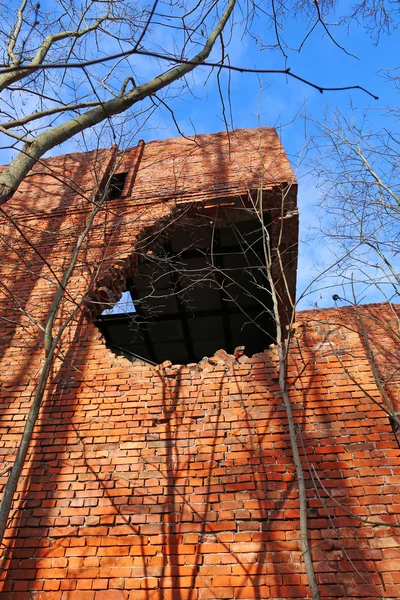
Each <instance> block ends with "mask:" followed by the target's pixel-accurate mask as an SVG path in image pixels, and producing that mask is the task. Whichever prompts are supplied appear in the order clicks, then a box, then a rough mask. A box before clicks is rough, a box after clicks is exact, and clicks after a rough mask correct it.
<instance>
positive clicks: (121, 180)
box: [107, 173, 128, 200]
mask: <svg viewBox="0 0 400 600" xmlns="http://www.w3.org/2000/svg"><path fill="white" fill-rule="evenodd" d="M127 176H128V173H114V174H113V175H111V179H110V183H109V188H108V196H107V199H108V200H117V199H118V198H121V196H122V195H123V191H124V187H125V183H126V178H127Z"/></svg>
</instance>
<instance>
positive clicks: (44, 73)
mask: <svg viewBox="0 0 400 600" xmlns="http://www.w3.org/2000/svg"><path fill="white" fill-rule="evenodd" d="M372 4H373V5H374V6H375V4H374V3H372ZM373 10H374V14H376V15H377V17H376V19H375V20H376V21H377V22H376V23H375V25H374V27H375V29H374V30H379V31H381V30H385V29H390V28H389V25H388V20H392V19H393V18H394V16H393V15H394V13H393V12H391V7H390V6H389V7H388V8H386V7H385V6H384V5H380V8H379V7H375V8H374V9H373ZM379 11H380V14H383V15H387V18H386V17H382V18H381V17H379V16H378V12H379ZM299 13H303V17H304V18H303V21H302V22H303V27H304V34H303V42H305V41H306V40H307V39H308V37H309V35H310V33H311V32H312V31H313V30H314V29H315V28H316V27H320V28H321V29H322V31H324V32H325V33H329V36H330V38H331V40H332V42H333V43H336V42H335V39H334V38H333V36H332V34H331V33H330V30H329V22H328V20H327V19H328V15H329V10H328V6H322V7H320V5H319V3H317V2H315V3H313V4H311V5H308V4H307V5H305V4H300V5H298V4H297V3H295V2H293V3H290V2H288V3H284V4H279V6H277V5H276V3H275V2H274V0H272V1H271V2H267V3H266V4H265V5H264V4H263V3H261V2H260V3H258V2H256V1H254V0H253V1H252V2H250V3H247V4H246V5H243V6H242V5H241V4H240V3H239V2H238V0H227V1H226V2H225V3H224V4H223V5H221V4H220V3H218V2H216V1H215V0H213V1H212V2H206V1H203V0H201V1H200V2H190V1H188V2H183V3H163V2H161V0H155V1H154V3H153V4H152V5H151V6H149V5H147V4H146V3H142V2H140V1H136V2H130V1H129V0H121V1H116V0H107V2H100V1H98V0H80V1H79V2H74V3H70V2H65V1H64V0H57V2H55V3H54V4H53V5H52V8H51V10H50V9H47V8H44V7H42V6H41V5H40V4H39V3H37V4H33V3H32V2H31V1H30V0H22V1H21V4H20V5H18V4H17V3H14V2H12V3H11V5H10V4H9V3H6V2H2V3H1V5H0V43H1V46H2V48H3V59H2V65H0V92H1V104H0V107H1V111H0V112H1V122H0V134H2V136H1V138H2V139H3V140H4V142H3V148H8V149H10V150H11V151H12V153H13V156H14V158H13V160H12V161H11V163H10V165H9V166H8V167H7V168H6V169H4V170H3V171H2V173H1V175H0V204H4V203H5V202H7V200H8V199H9V198H11V197H12V195H13V194H14V192H15V190H16V189H17V187H18V185H19V184H20V182H21V181H22V179H23V178H24V177H25V176H26V174H27V173H28V172H29V170H30V169H31V168H32V167H33V166H34V165H35V163H36V162H37V161H38V160H40V159H41V157H42V156H43V155H44V154H45V153H46V152H47V151H49V150H51V149H52V148H54V147H55V146H58V145H60V144H62V143H63V142H65V141H66V140H69V139H71V138H73V137H74V136H77V135H78V134H81V133H82V132H84V131H86V130H88V129H91V128H95V127H96V126H97V125H98V124H100V123H102V122H107V123H108V124H109V126H110V132H111V137H112V138H113V139H114V141H116V135H115V130H114V128H115V127H116V126H117V124H118V122H119V121H118V115H121V114H122V113H127V114H128V115H129V117H130V119H131V121H132V123H135V127H136V128H137V125H138V122H142V123H143V121H145V120H146V119H147V118H148V117H149V115H151V113H152V112H153V111H154V110H156V109H157V108H158V107H161V108H162V109H164V110H167V111H168V112H169V113H170V114H171V115H172V118H173V119H174V120H175V124H177V121H176V119H175V116H174V112H173V110H172V109H171V107H170V106H169V104H168V95H169V96H172V97H173V96H174V95H177V94H178V95H179V94H180V93H181V92H182V90H183V89H184V88H187V89H188V90H190V89H191V88H192V87H193V84H192V83H191V82H190V81H189V80H188V79H187V76H188V75H189V74H190V73H191V72H192V71H194V70H195V69H196V70H197V69H198V68H199V67H201V66H207V67H208V68H209V69H211V70H216V72H217V76H218V77H219V75H220V73H221V69H228V70H229V69H235V70H237V71H240V72H245V71H247V72H253V73H257V72H264V73H281V74H285V75H286V76H287V77H292V78H295V79H299V80H301V81H303V82H304V81H305V82H306V83H308V84H309V85H312V86H313V87H315V88H316V89H318V90H319V91H320V92H322V91H324V90H328V89H332V90H336V89H351V88H352V87H354V88H357V87H359V86H349V87H345V88H334V87H333V88H324V87H321V86H320V85H319V84H318V82H312V81H307V80H305V79H304V78H302V77H301V73H299V74H295V73H292V71H291V70H290V67H289V65H288V63H287V60H288V52H289V49H290V48H291V46H292V45H293V44H291V41H290V40H287V41H285V40H284V39H283V37H282V31H283V28H284V24H285V22H286V20H288V19H291V18H293V16H295V15H297V14H299ZM359 15H361V16H362V18H363V20H365V21H366V22H367V21H368V18H369V17H370V15H371V9H370V2H367V1H366V2H363V3H362V4H361V5H359V7H358V8H357V9H356V11H355V13H354V16H353V18H356V17H358V16H359ZM389 15H390V19H389ZM381 21H383V22H381ZM259 23H262V29H263V35H262V36H261V35H260V34H259V32H257V27H258V24H259ZM265 24H267V28H266V27H265ZM265 32H267V35H268V40H264V38H263V36H264V35H265ZM241 36H249V37H250V38H252V39H253V40H255V41H256V43H257V44H258V45H260V46H261V48H262V49H266V48H268V49H272V50H276V49H277V50H279V51H280V53H281V56H282V68H281V69H268V68H261V69H257V68H246V65H243V66H236V65H232V64H231V61H230V58H229V48H230V44H234V43H237V41H238V40H239V39H240V37H241ZM302 45H303V43H302V44H301V46H300V47H299V48H298V49H299V50H300V49H301V47H302ZM149 73H150V76H149ZM177 81H179V82H180V83H179V87H174V86H173V84H174V83H175V82H177ZM219 89H220V93H221V98H222V90H221V87H220V88H219ZM361 89H362V88H361ZM228 94H229V92H228ZM223 114H225V111H224V110H223ZM124 119H125V131H127V130H128V126H127V124H126V115H125V117H124ZM178 130H179V127H178ZM128 135H129V132H128Z"/></svg>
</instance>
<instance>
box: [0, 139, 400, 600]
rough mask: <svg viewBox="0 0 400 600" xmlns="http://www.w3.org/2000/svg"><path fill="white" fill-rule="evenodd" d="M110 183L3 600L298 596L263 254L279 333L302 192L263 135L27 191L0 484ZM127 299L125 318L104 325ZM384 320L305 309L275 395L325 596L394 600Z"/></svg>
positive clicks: (81, 164) (59, 175) (5, 249)
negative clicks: (57, 300) (47, 332)
mask: <svg viewBox="0 0 400 600" xmlns="http://www.w3.org/2000/svg"><path fill="white" fill-rule="evenodd" d="M107 182H108V183H107ZM110 183H111V186H110V191H109V192H108V199H107V201H106V202H105V203H104V207H103V208H102V209H101V210H100V211H99V213H98V215H97V217H96V219H95V221H94V224H93V227H92V228H91V229H90V232H89V234H88V236H87V237H86V238H85V241H84V243H83V246H82V249H81V252H80V253H79V257H78V261H77V264H76V268H75V270H74V272H73V275H72V278H71V280H70V281H69V283H68V286H67V288H66V290H65V292H64V294H63V299H62V304H61V307H60V310H59V311H58V313H57V317H56V320H55V323H54V327H53V335H56V334H57V332H58V331H59V328H60V327H65V329H64V331H63V335H62V337H61V341H60V343H59V345H58V349H57V353H56V358H55V360H54V363H53V366H52V370H51V373H50V377H49V381H48V385H47V388H46V393H45V396H44V399H43V404H42V409H41V412H40V416H39V420H38V422H37V425H36V428H35V431H34V438H33V441H32V444H31V446H30V450H29V454H28V460H27V462H26V464H25V467H24V469H23V472H22V477H21V480H20V482H19V485H18V489H17V493H16V496H15V501H14V504H13V510H12V513H11V519H10V523H9V527H8V529H7V532H6V537H5V547H3V549H2V570H1V573H0V581H1V583H0V585H1V592H0V597H1V598H5V599H6V598H7V599H8V598H10V599H13V600H14V599H15V600H25V599H28V598H29V599H34V600H39V599H40V600H65V599H71V600H77V599H82V600H83V599H87V600H108V599H109V600H116V599H121V600H126V599H128V598H129V599H132V600H169V599H170V600H204V599H208V598H216V599H242V600H255V599H264V598H273V599H275V600H278V599H284V600H286V599H288V598H297V599H303V598H307V597H308V596H309V591H308V586H307V580H306V575H305V568H304V563H303V560H302V553H301V548H300V543H299V502H298V493H297V484H296V478H295V469H294V465H293V459H292V451H291V447H290V441H289V435H288V428H287V417H286V412H285V410H284V405H283V401H282V394H281V389H280V385H279V381H278V376H279V364H278V360H277V349H276V345H275V344H274V340H275V334H276V323H275V320H274V319H273V318H271V317H270V314H271V311H272V305H271V293H270V292H271V290H270V288H268V285H267V284H266V283H265V280H264V279H262V278H263V277H264V276H265V275H264V272H263V269H262V265H263V260H264V266H265V260H267V259H268V256H267V258H266V255H265V251H266V252H267V255H268V252H269V249H270V250H271V254H270V258H271V262H272V267H271V268H272V275H273V279H274V286H275V289H276V290H277V294H278V297H279V298H280V301H279V311H280V318H281V321H282V326H283V327H284V328H285V326H287V325H288V323H289V322H290V319H291V314H290V307H291V299H292V298H293V297H294V293H295V278H296V264H297V211H296V190H297V188H296V182H295V179H294V176H293V173H292V170H291V168H290V165H289V162H288V160H287V158H286V156H285V154H284V152H283V149H282V147H281V145H280V142H279V140H278V137H277V135H276V133H275V131H274V130H271V129H260V130H240V131H237V132H233V133H232V134H230V136H229V137H228V136H227V135H226V134H225V133H224V134H215V135H206V136H198V138H196V140H195V141H193V140H186V139H182V138H179V139H173V140H166V141H163V142H151V143H147V144H144V143H140V144H139V145H138V146H137V147H136V148H133V149H132V150H129V151H127V152H125V153H122V152H119V151H117V150H116V149H109V150H104V151H99V152H96V153H95V152H93V153H86V154H72V155H67V156H60V157H57V158H52V159H49V160H47V161H43V162H42V163H41V164H40V165H38V166H37V167H36V169H35V171H34V172H33V173H31V174H30V175H29V176H28V177H27V178H26V180H25V181H24V182H23V184H22V185H21V186H20V189H19V190H18V192H17V194H16V195H15V197H14V198H13V199H12V200H11V201H10V202H9V204H8V205H7V206H6V208H5V211H4V212H3V213H2V214H1V216H0V220H1V225H0V244H1V269H2V274H1V280H0V281H1V286H0V317H1V332H2V335H1V339H0V360H1V369H0V383H1V387H0V394H1V405H0V409H1V421H0V452H1V455H2V458H3V465H2V466H3V468H2V472H1V484H2V485H3V486H4V485H5V483H6V481H7V476H8V474H9V467H10V466H11V465H12V464H13V462H14V459H15V454H16V451H17V447H18V445H19V442H20V439H21V435H22V432H23V428H24V424H25V421H26V416H27V413H28V410H29V407H30V405H31V402H32V397H33V394H34V393H35V390H36V388H37V382H38V378H39V376H40V372H41V368H42V367H43V361H44V350H43V327H44V325H45V323H46V318H47V315H48V312H49V309H50V306H51V302H52V300H53V297H54V294H55V293H56V290H57V286H58V285H59V282H60V280H61V278H62V277H63V274H64V273H65V270H66V269H67V268H68V265H69V263H70V259H71V254H72V252H73V249H74V246H75V244H76V241H77V238H78V236H79V234H80V233H81V232H82V230H83V228H84V225H85V223H86V222H87V219H88V216H89V213H90V210H91V208H92V206H93V203H96V202H99V199H100V198H101V197H102V195H103V192H104V190H105V188H106V186H107V185H109V184H110ZM257 211H258V217H257V216H256V215H257ZM261 215H262V217H261ZM260 219H261V220H262V221H263V223H260ZM260 231H261V232H264V233H265V235H261V236H260V235H259V234H260ZM266 236H267V237H268V239H269V241H270V244H269V246H268V248H267V250H266V248H265V246H264V245H263V240H264V241H265V238H266ZM243 257H245V258H243ZM264 270H265V269H264ZM188 273H189V275H188ZM126 291H129V292H130V294H131V309H130V314H129V315H128V316H126V315H124V314H109V313H108V314H107V313H106V314H104V313H103V311H104V309H107V308H109V307H110V306H112V305H113V304H114V303H116V302H117V301H118V300H119V298H120V297H121V294H122V293H123V292H126ZM132 303H133V304H134V306H135V309H132ZM260 307H261V308H260ZM102 313H103V314H102ZM398 323H399V315H398V313H397V311H396V309H394V308H393V307H392V306H389V305H370V306H366V307H363V308H362V310H361V309H360V310H354V309H352V308H345V309H340V310H339V309H336V308H335V309H333V308H332V309H329V310H316V311H307V312H302V313H298V314H297V315H296V319H295V322H294V324H293V328H292V330H293V336H292V341H291V351H290V354H289V359H288V367H287V386H288V389H289V393H290V399H291V402H292V407H293V412H294V418H295V421H296V428H297V435H298V444H299V447H300V451H301V455H302V461H303V470H304V474H305V477H306V482H307V494H308V503H309V510H308V517H309V521H308V524H309V538H310V542H311V546H312V558H313V561H314V567H315V571H316V574H317V580H318V584H319V588H320V593H321V596H322V597H323V598H326V599H328V598H364V599H366V598H368V599H372V598H374V599H375V598H385V599H393V600H394V599H395V598H398V597H400V529H399V526H400V520H399V517H398V515H399V509H400V492H399V484H400V450H399V444H398V440H397V439H396V434H395V431H394V429H395V427H394V428H393V427H392V425H391V420H390V419H389V417H388V414H387V410H386V412H385V410H383V408H382V407H384V406H385V402H388V403H389V404H390V406H392V407H393V409H394V411H397V410H398V401H397V394H398V383H399V375H398V373H399V371H398V364H399V351H398V348H399V343H398V342H399V333H398V332H399V326H398ZM260 332H261V334H260ZM241 342H242V343H241ZM240 345H245V346H246V348H245V350H244V354H242V351H241V350H239V351H237V352H236V354H235V348H236V347H237V346H240ZM218 350H222V351H221V352H217V351H218ZM203 357H205V358H204V359H203ZM168 359H169V360H170V362H169V360H168ZM177 362H179V364H175V363H177Z"/></svg>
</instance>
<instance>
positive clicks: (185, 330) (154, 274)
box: [97, 220, 275, 364]
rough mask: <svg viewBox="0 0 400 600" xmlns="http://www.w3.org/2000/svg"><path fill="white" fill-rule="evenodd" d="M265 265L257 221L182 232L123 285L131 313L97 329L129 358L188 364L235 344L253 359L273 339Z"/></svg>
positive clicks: (106, 319) (109, 319)
mask: <svg viewBox="0 0 400 600" xmlns="http://www.w3.org/2000/svg"><path fill="white" fill-rule="evenodd" d="M264 265H265V259H264V249H263V242H262V234H261V227H260V224H259V222H258V221H255V220H252V221H244V222H240V223H235V224H232V225H230V226H223V227H219V228H216V227H215V226H214V224H213V223H210V222H209V221H208V224H207V225H206V226H204V225H201V226H199V225H193V226H185V227H180V228H178V229H175V230H174V232H173V233H172V235H171V236H170V237H169V239H168V241H167V242H165V241H164V243H163V244H162V245H160V246H159V247H158V248H157V249H156V251H155V252H154V253H153V254H152V255H151V256H149V257H147V258H146V259H145V260H144V261H143V262H142V263H141V264H140V265H139V268H138V272H137V274H136V276H135V277H133V278H132V280H130V281H129V282H128V286H127V289H128V291H129V292H130V294H131V296H132V300H133V303H134V305H135V309H136V312H131V313H128V314H127V313H124V314H111V315H110V314H109V315H102V316H101V317H100V318H99V319H98V321H97V326H98V327H99V329H100V331H101V332H102V333H103V335H104V337H105V339H106V342H107V345H108V347H109V348H110V349H112V350H113V351H114V352H115V353H116V354H121V355H124V356H126V357H127V358H130V359H131V360H135V359H144V360H145V361H149V362H153V363H157V364H158V363H161V362H163V361H164V360H170V361H172V363H173V364H186V363H190V362H198V361H199V360H201V359H202V358H203V357H204V356H207V357H210V356H213V354H214V353H215V352H216V350H218V349H220V348H224V349H225V350H226V351H227V352H229V353H233V351H234V349H235V348H236V347H237V346H245V353H246V354H247V355H252V354H254V353H255V352H260V351H262V350H264V349H265V348H266V347H268V345H269V344H270V343H271V342H272V341H273V340H274V337H275V326H274V320H273V318H272V316H271V311H272V303H271V296H270V294H269V292H268V286H267V279H266V273H265V266H264Z"/></svg>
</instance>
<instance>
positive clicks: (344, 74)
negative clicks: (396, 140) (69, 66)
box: [1, 2, 398, 308]
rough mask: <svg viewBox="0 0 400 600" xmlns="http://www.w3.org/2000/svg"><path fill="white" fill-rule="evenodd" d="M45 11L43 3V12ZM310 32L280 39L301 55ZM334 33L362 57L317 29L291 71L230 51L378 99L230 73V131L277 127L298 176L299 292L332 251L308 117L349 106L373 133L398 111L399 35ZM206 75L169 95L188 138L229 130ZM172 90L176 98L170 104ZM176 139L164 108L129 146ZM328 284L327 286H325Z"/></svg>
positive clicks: (346, 7)
mask: <svg viewBox="0 0 400 600" xmlns="http://www.w3.org/2000/svg"><path fill="white" fill-rule="evenodd" d="M45 5H46V2H45V3H44V4H42V7H43V6H45ZM346 12H347V13H349V12H350V4H349V3H348V2H342V3H340V4H339V6H338V10H337V14H336V15H334V14H333V15H331V17H330V18H329V20H328V21H330V22H331V23H335V21H337V20H338V18H339V17H338V16H339V14H340V13H346ZM236 18H237V15H236ZM252 31H253V32H256V33H257V34H258V39H259V41H260V40H261V39H262V40H263V41H264V42H265V43H267V42H270V41H271V39H272V38H273V32H272V30H271V28H270V26H269V25H268V22H267V20H266V18H265V17H258V18H257V19H255V21H254V23H253V25H252ZM305 31H307V28H306V26H305V21H304V20H303V19H302V18H301V17H298V18H297V19H295V18H292V19H287V20H286V21H284V25H283V29H282V30H281V34H282V36H283V37H284V38H285V40H286V41H287V42H288V44H289V45H290V46H291V47H293V48H296V47H297V46H298V45H299V44H300V43H301V41H302V39H303V37H304V34H305ZM330 31H331V33H332V35H333V36H334V37H335V40H336V41H337V43H338V44H339V45H341V46H343V47H345V48H346V50H347V52H349V53H351V54H354V55H356V56H358V57H359V60H357V59H355V58H354V57H352V56H349V55H347V54H346V53H345V52H343V50H341V49H340V48H338V47H337V46H335V45H334V43H333V42H332V40H330V39H329V38H328V36H327V35H326V33H325V32H324V30H323V29H322V27H321V26H320V25H319V26H317V27H316V28H315V30H314V32H313V33H312V34H311V35H310V37H309V38H308V40H307V42H306V44H305V45H304V47H303V49H302V51H301V53H298V52H297V51H296V50H292V51H288V52H287V53H288V60H287V63H286V64H285V60H284V59H283V57H282V55H281V54H280V52H278V51H274V52H271V51H268V50H262V49H260V44H259V43H256V42H255V41H254V40H252V39H251V38H249V37H248V36H247V37H244V38H241V37H240V36H239V35H235V36H234V37H233V38H232V41H231V43H230V44H229V45H228V48H227V50H228V51H229V56H230V60H231V64H234V65H237V66H245V67H250V68H253V67H254V68H267V69H270V68H272V69H281V68H284V67H285V66H289V67H290V68H291V71H292V72H294V73H296V74H298V75H299V76H301V77H303V78H305V79H309V80H310V81H312V82H313V83H316V84H318V85H321V86H324V87H325V86H326V87H340V86H351V85H360V86H363V87H365V88H367V89H368V90H370V91H371V92H372V93H373V94H374V95H377V96H379V100H373V99H372V98H371V97H370V96H368V95H367V94H366V93H364V92H362V91H360V90H353V91H345V92H325V93H324V94H320V93H319V92H318V91H317V90H315V89H312V88H311V87H309V86H307V85H305V84H304V83H301V82H298V81H295V80H294V79H291V78H286V77H285V76H284V75H278V74H275V75H272V74H271V75H250V74H240V73H233V72H232V73H231V74H230V78H231V80H230V85H231V92H230V103H231V107H232V113H231V115H232V120H231V118H230V115H229V114H228V121H229V124H230V125H233V127H238V128H240V127H257V126H258V125H263V126H275V127H277V129H278V133H279V135H280V136H281V139H282V143H283V145H284V148H285V150H286V152H287V154H288V156H289V159H290V160H291V161H292V164H293V166H294V168H295V170H296V172H297V175H298V179H299V184H300V185H299V208H300V223H301V232H300V238H301V245H300V262H299V277H298V290H299V292H301V290H302V289H304V288H305V287H306V286H307V285H308V283H309V281H310V279H311V278H312V277H313V276H314V275H315V273H316V270H318V269H319V268H322V267H321V265H327V264H328V263H329V261H330V260H331V256H330V249H329V244H327V243H326V241H324V240H321V239H319V240H317V239H316V238H315V235H314V231H313V228H314V227H316V226H317V225H318V223H317V211H316V203H317V201H318V194H319V193H318V190H317V189H316V185H315V181H313V180H311V179H310V177H309V176H307V173H308V171H309V166H307V163H306V161H305V149H306V148H307V145H308V143H309V141H310V139H311V137H312V136H313V126H312V123H310V122H308V121H307V119H306V117H311V118H312V119H313V120H315V121H322V120H323V119H324V115H325V114H327V115H328V116H329V115H330V114H333V112H334V111H335V110H336V109H338V108H339V109H340V110H342V111H344V112H345V111H347V110H349V107H350V104H351V107H352V110H353V111H354V113H355V115H356V116H358V117H359V118H361V116H362V114H363V113H364V112H365V111H367V112H368V114H369V115H370V117H371V122H372V123H373V125H374V127H376V128H378V129H379V128H380V127H381V126H388V127H391V126H392V125H391V124H390V123H389V122H388V117H387V116H384V113H385V108H386V107H387V106H393V105H395V104H396V95H395V90H394V88H393V86H392V85H391V84H390V83H389V82H387V81H385V79H384V77H383V76H382V70H383V69H391V68H395V67H397V63H396V58H397V56H398V35H396V33H395V34H392V35H391V36H386V35H384V34H383V35H382V36H381V38H380V40H379V44H374V42H373V40H371V38H370V37H369V35H368V33H367V32H366V31H365V30H364V29H363V28H362V27H361V26H359V25H357V24H356V23H353V24H352V25H351V26H350V28H349V29H347V28H346V27H344V26H337V25H334V24H333V25H332V26H331V27H330ZM147 35H148V36H149V39H147V40H146V39H145V40H144V45H145V46H146V44H147V45H148V46H153V47H156V46H157V44H158V43H160V41H161V39H162V36H160V33H159V31H158V30H157V28H155V29H154V30H153V31H152V32H150V33H149V34H147ZM162 43H163V47H164V48H169V47H170V48H172V38H171V39H170V40H164V39H162ZM110 51H113V48H111V47H110ZM219 56H220V49H219V48H217V49H216V50H215V51H214V53H213V55H212V56H211V58H210V60H213V59H217V58H219ZM130 60H131V63H132V64H134V65H135V67H136V71H137V72H138V75H139V81H140V80H141V81H144V80H146V79H148V78H149V77H150V76H152V75H153V74H155V73H156V72H159V69H160V67H159V64H157V61H155V60H154V59H151V58H147V57H134V58H131V59H130ZM163 66H166V63H163ZM208 72H209V70H208V69H207V68H203V69H202V70H201V71H200V72H197V73H194V75H190V76H189V78H188V81H189V82H190V83H191V84H194V86H193V85H191V87H192V92H188V91H185V92H184V93H180V84H179V83H177V84H175V86H174V89H173V90H172V91H171V94H170V96H172V99H171V100H170V101H169V105H170V107H171V108H172V109H173V110H174V114H175V118H176V120H177V122H178V124H179V127H180V129H181V130H182V132H183V133H184V134H186V135H191V134H193V133H195V132H196V133H210V132H216V131H221V130H223V129H224V128H225V124H224V121H223V119H222V110H221V101H220V97H219V92H218V86H217V81H216V77H215V74H214V75H211V77H209V78H208V79H207V80H206V81H205V78H206V77H207V74H208ZM141 81H140V82H141ZM227 83H228V73H227V72H223V73H222V75H221V85H222V89H223V90H224V98H225V104H226V109H227V111H228V113H229V102H228V98H227ZM174 91H175V92H176V97H175V98H173V96H174ZM175 135H177V130H176V127H175V125H174V123H173V121H172V119H171V117H170V114H169V113H168V111H167V110H165V109H164V110H162V111H161V112H158V113H155V114H153V115H152V117H151V118H150V119H149V121H148V122H147V124H146V126H145V128H144V129H142V130H141V131H140V132H139V133H138V135H137V136H135V135H132V137H131V138H130V139H129V140H128V143H129V142H130V143H129V145H134V144H135V143H136V142H137V139H140V138H143V139H145V140H146V141H149V140H153V139H163V138H166V137H171V136H175ZM110 141H111V140H110V138H109V137H108V136H104V143H103V144H102V145H103V146H106V145H107V144H108V143H109V142H110ZM78 148H82V146H81V145H80V140H79V139H78V140H75V141H72V142H71V141H70V142H67V143H66V144H64V145H63V146H62V147H58V148H56V149H54V150H53V151H52V152H51V154H61V153H63V152H68V151H71V150H76V149H78ZM10 156H11V155H10V153H7V152H6V153H4V154H3V156H2V157H1V162H3V163H4V162H8V161H9V159H10ZM308 156H309V155H308ZM316 265H317V266H316ZM326 283H327V282H326V280H325V281H324V282H323V284H322V285H326ZM317 287H318V286H317ZM362 293H363V294H364V292H362ZM331 296H332V290H330V289H328V290H323V289H322V290H317V291H316V292H315V293H314V294H312V295H310V296H308V297H307V298H305V299H304V300H303V301H302V302H301V307H303V308H306V307H308V306H313V305H315V303H317V305H318V306H327V305H330V304H332V300H331ZM375 299H376V298H375V297H374V296H373V294H371V292H370V291H369V292H368V293H367V294H364V301H368V300H375Z"/></svg>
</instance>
